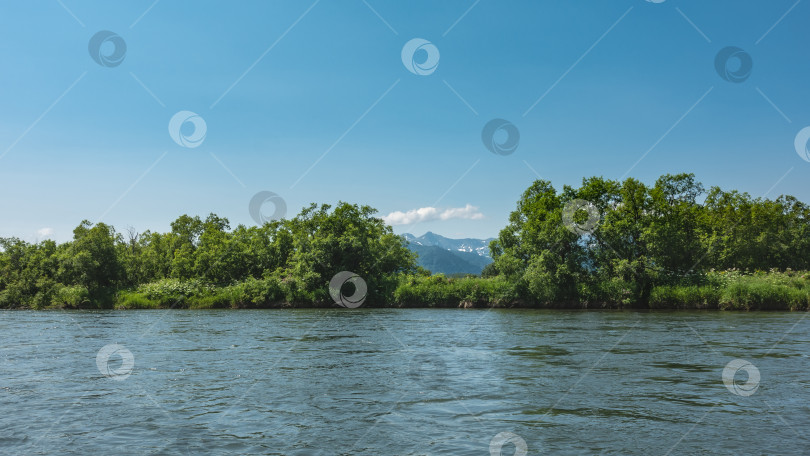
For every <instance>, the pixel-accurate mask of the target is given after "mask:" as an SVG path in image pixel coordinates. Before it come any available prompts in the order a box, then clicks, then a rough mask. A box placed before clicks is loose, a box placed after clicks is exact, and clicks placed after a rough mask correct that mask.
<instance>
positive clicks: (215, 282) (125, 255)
mask: <svg viewBox="0 0 810 456" xmlns="http://www.w3.org/2000/svg"><path fill="white" fill-rule="evenodd" d="M374 214H375V211H374V210H373V209H371V208H370V207H367V206H357V205H351V204H347V203H341V204H339V205H338V206H337V207H335V208H334V209H333V208H332V207H330V206H329V205H322V206H320V207H318V206H316V205H314V204H313V205H311V206H310V207H307V208H305V209H304V210H303V211H302V212H301V213H300V214H299V215H298V216H296V217H295V218H293V219H290V220H280V221H273V222H268V223H265V224H264V225H263V226H251V227H246V226H242V225H240V226H238V227H236V228H235V229H233V230H231V229H230V226H229V223H228V220H227V219H224V218H221V217H218V216H216V215H214V214H211V215H209V216H208V217H207V218H205V219H204V220H203V219H200V218H199V217H190V216H188V215H183V216H181V217H179V218H178V219H177V220H175V221H174V222H172V224H171V231H170V232H168V233H154V232H149V231H147V232H145V233H136V232H134V231H130V232H128V233H127V235H126V236H124V235H122V234H121V233H117V232H116V231H115V230H114V229H113V228H112V227H111V226H108V225H105V224H104V223H98V224H96V225H95V226H92V225H91V224H90V223H89V222H87V221H85V222H82V223H81V224H80V225H79V227H78V228H76V229H75V230H74V239H73V241H71V242H68V243H65V244H61V245H57V244H56V243H55V242H53V241H50V240H46V241H43V242H40V243H38V244H29V243H26V242H23V241H21V240H19V239H13V238H12V239H0V249H1V250H2V251H1V252H0V308H9V307H32V308H45V307H73V308H75V307H111V306H113V305H114V304H118V305H119V306H120V307H178V306H195V305H197V306H200V305H206V306H209V307H218V306H257V305H280V304H312V305H323V304H327V303H329V302H331V298H330V297H329V294H328V284H329V281H330V279H331V278H332V277H333V276H334V275H335V274H336V273H337V272H340V271H344V270H347V271H352V272H355V273H357V274H359V275H360V276H361V277H363V278H364V279H365V280H366V282H367V284H368V299H369V301H373V302H380V301H384V297H387V296H390V295H391V294H392V293H393V290H394V288H395V287H396V285H397V275H398V274H400V273H407V272H413V271H414V270H415V266H414V264H415V259H414V256H413V254H412V253H411V252H410V251H409V250H408V249H407V248H406V247H405V246H404V244H403V242H402V238H401V237H399V236H396V235H394V234H393V232H392V230H391V228H390V227H389V226H387V225H385V223H384V222H383V221H382V220H381V219H379V218H376V217H374Z"/></svg>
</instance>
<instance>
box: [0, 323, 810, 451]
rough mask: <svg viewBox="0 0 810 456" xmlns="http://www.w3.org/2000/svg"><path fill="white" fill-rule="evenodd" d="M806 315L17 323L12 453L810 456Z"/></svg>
mask: <svg viewBox="0 0 810 456" xmlns="http://www.w3.org/2000/svg"><path fill="white" fill-rule="evenodd" d="M804 315H805V314H802V313H718V312H713V313H689V312H678V313H634V312H562V311H527V310H522V311H514V310H512V311H509V310H492V311H486V310H429V309H425V310H418V309H408V310H379V309H373V310H372V309H366V310H357V311H350V310H345V309H344V310H275V311H201V310H197V311H182V310H172V311H125V312H113V311H110V312H70V313H68V312H2V313H0V342H1V344H0V412H2V413H1V414H0V454H83V455H84V454H279V455H282V454H283V455H354V454H367V455H422V454H436V455H484V456H486V455H490V454H491V453H490V450H491V449H492V450H493V453H492V454H496V455H497V454H498V451H499V450H498V448H497V440H496V444H495V445H494V446H493V447H492V448H491V446H490V445H491V443H492V440H493V437H495V436H496V435H498V434H500V433H503V432H510V433H513V434H515V435H516V436H519V438H520V439H522V440H523V441H524V442H525V444H526V448H527V453H526V454H529V455H539V454H563V455H565V454H615V455H627V454H639V455H656V454H660V455H665V454H706V455H715V454H808V453H810V438H808V429H810V362H809V361H810V359H809V358H808V355H810V318H807V319H803V317H804ZM109 344H119V345H121V346H123V347H125V350H128V351H129V353H131V355H132V356H131V360H132V361H133V362H134V366H132V367H131V369H130V368H129V367H128V366H127V364H126V362H124V361H122V359H123V358H126V357H127V356H128V355H127V353H125V352H122V351H121V350H120V349H119V350H118V352H117V354H114V355H112V356H111V357H110V358H109V359H110V361H109V363H107V364H104V361H105V359H106V358H105V357H104V356H102V357H101V359H100V360H97V357H98V354H99V350H101V349H102V348H103V347H105V346H107V345H109ZM111 350H114V348H113V349H111ZM102 353H106V352H102ZM737 359H741V360H745V361H747V362H749V363H750V364H749V365H747V366H749V367H748V372H749V375H751V376H750V377H749V376H747V375H746V374H745V373H744V372H742V371H740V372H738V375H737V377H736V380H737V384H736V386H737V388H736V389H735V384H731V383H729V388H727V387H726V385H725V384H724V382H723V378H722V376H723V371H724V368H725V367H726V365H727V364H728V363H729V362H732V361H734V360H737ZM97 361H99V362H97ZM737 363H738V364H737V366H739V365H740V364H739V363H741V362H737ZM732 366H734V364H732ZM751 367H753V368H754V369H755V370H757V371H758V372H759V376H760V378H759V381H756V378H755V377H756V375H755V373H754V374H751V372H752V370H751V369H750V368H751ZM743 370H745V369H743ZM732 373H733V371H732ZM103 374H105V375H103ZM127 374H129V375H128V376H127ZM754 388H756V389H754ZM751 393H753V394H751ZM506 436H507V437H509V436H511V434H507V435H506ZM515 442H516V443H515ZM516 449H517V454H524V452H523V451H522V446H521V442H520V441H519V440H517V439H515V438H513V440H512V443H507V444H506V445H504V446H503V447H502V448H501V450H500V451H501V453H502V454H503V455H511V454H513V453H515V452H516Z"/></svg>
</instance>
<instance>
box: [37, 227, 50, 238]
mask: <svg viewBox="0 0 810 456" xmlns="http://www.w3.org/2000/svg"><path fill="white" fill-rule="evenodd" d="M52 234H53V228H42V229H39V230H37V236H39V237H41V238H44V237H48V236H50V235H52Z"/></svg>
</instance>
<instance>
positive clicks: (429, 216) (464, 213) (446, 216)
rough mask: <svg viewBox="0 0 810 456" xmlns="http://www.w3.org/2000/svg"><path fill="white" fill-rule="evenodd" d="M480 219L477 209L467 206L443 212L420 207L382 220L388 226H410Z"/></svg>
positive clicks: (433, 208) (387, 216)
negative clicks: (453, 220)
mask: <svg viewBox="0 0 810 456" xmlns="http://www.w3.org/2000/svg"><path fill="white" fill-rule="evenodd" d="M482 218H484V214H482V213H481V212H479V211H478V208H477V207H475V206H472V205H469V204H468V205H466V206H464V207H451V208H449V209H444V210H441V209H437V208H435V207H422V208H419V209H411V210H410V211H408V212H402V211H394V212H392V213H390V214H388V215H386V216H384V217H383V220H385V223H387V224H389V225H410V224H412V223H419V222H429V221H432V220H450V219H466V220H480V219H482Z"/></svg>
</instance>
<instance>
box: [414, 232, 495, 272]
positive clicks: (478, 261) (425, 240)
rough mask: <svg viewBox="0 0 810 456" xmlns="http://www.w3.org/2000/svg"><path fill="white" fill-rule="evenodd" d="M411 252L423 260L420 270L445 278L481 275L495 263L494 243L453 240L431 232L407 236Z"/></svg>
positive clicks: (478, 240) (485, 240)
mask: <svg viewBox="0 0 810 456" xmlns="http://www.w3.org/2000/svg"><path fill="white" fill-rule="evenodd" d="M403 236H404V237H405V240H407V241H408V248H409V249H411V250H412V251H413V252H416V254H417V255H418V256H419V258H418V263H419V266H422V267H423V268H425V269H427V270H429V271H431V272H433V273H434V274H438V273H442V274H445V275H452V274H481V271H482V270H483V269H484V266H486V265H488V264H489V263H492V257H491V256H490V255H489V241H491V240H492V238H490V239H469V238H468V239H450V238H446V237H444V236H441V235H438V234H436V233H431V232H430V231H428V232H427V233H425V234H424V235H422V236H419V237H416V236H414V235H412V234H408V233H406V234H404V235H403Z"/></svg>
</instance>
